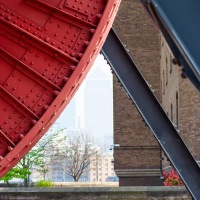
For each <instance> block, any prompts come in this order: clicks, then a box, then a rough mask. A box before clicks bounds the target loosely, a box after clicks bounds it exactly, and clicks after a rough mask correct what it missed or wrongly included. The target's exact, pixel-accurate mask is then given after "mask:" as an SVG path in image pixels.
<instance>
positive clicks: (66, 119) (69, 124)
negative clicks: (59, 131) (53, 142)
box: [54, 98, 78, 129]
mask: <svg viewBox="0 0 200 200" xmlns="http://www.w3.org/2000/svg"><path fill="white" fill-rule="evenodd" d="M54 126H57V127H59V128H67V129H71V128H72V129H74V128H77V126H78V123H77V115H76V99H75V98H73V99H72V100H71V101H70V103H69V104H68V105H67V107H66V108H65V109H64V111H63V112H62V114H61V115H60V117H59V118H58V119H57V120H56V122H55V124H54Z"/></svg>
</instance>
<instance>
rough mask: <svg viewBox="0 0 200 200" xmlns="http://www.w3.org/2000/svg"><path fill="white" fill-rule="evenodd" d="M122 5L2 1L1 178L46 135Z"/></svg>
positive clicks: (111, 1)
mask: <svg viewBox="0 0 200 200" xmlns="http://www.w3.org/2000/svg"><path fill="white" fill-rule="evenodd" d="M119 3H120V0H15V1H13V0H6V1H5V0H0V74H1V76H0V177H2V176H3V175H4V174H5V173H6V172H8V171H9V170H10V169H11V168H12V167H13V166H14V165H15V164H16V163H17V162H18V161H19V160H20V159H21V158H22V157H23V156H24V155H25V154H26V153H27V152H28V151H29V150H30V149H31V148H32V147H33V146H34V145H35V144H36V142H37V141H38V140H39V139H40V138H41V137H42V136H43V135H44V133H45V132H46V131H47V130H48V128H49V127H50V126H51V124H52V123H53V122H54V121H55V120H56V119H57V117H58V116H59V115H60V113H61V112H62V110H63V109H64V108H65V107H66V105H67V104H68V103H69V101H70V100H71V98H72V96H73V95H74V93H75V92H76V90H77V89H78V88H79V86H80V84H81V83H82V81H83V80H84V78H85V76H86V74H87V72H88V71H89V69H90V67H91V65H92V64H93V62H94V59H95V58H96V56H97V55H98V53H99V51H100V49H101V47H102V45H103V43H104V41H105V39H106V36H107V34H108V32H109V30H110V28H111V25H112V22H113V20H114V17H115V15H116V12H117V9H118V6H119Z"/></svg>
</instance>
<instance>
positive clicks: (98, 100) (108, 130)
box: [84, 67, 113, 150]
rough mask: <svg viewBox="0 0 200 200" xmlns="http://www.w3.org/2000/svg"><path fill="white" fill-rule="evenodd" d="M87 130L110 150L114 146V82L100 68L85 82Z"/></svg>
mask: <svg viewBox="0 0 200 200" xmlns="http://www.w3.org/2000/svg"><path fill="white" fill-rule="evenodd" d="M84 102H85V117H84V119H85V130H86V132H87V133H89V134H90V135H91V137H93V138H94V140H95V141H96V142H98V143H100V144H101V145H104V147H105V148H106V150H108V149H109V148H108V147H110V145H112V144H113V90H112V80H111V79H110V78H109V77H108V76H107V75H106V73H104V72H103V71H102V70H101V69H100V67H99V68H97V69H96V70H95V71H93V72H92V73H91V74H90V75H89V76H88V78H87V80H86V81H85V91H84Z"/></svg>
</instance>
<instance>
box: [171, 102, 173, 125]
mask: <svg viewBox="0 0 200 200" xmlns="http://www.w3.org/2000/svg"><path fill="white" fill-rule="evenodd" d="M171 120H172V122H173V105H172V103H171Z"/></svg>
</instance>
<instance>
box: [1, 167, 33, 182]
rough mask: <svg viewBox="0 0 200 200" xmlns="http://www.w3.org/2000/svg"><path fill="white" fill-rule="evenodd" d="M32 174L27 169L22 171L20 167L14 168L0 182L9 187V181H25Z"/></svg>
mask: <svg viewBox="0 0 200 200" xmlns="http://www.w3.org/2000/svg"><path fill="white" fill-rule="evenodd" d="M30 174H31V172H30V171H29V170H27V169H20V168H19V167H14V168H13V169H11V170H10V171H9V172H8V173H7V174H5V175H4V176H3V177H2V178H0V180H2V181H4V183H6V184H7V185H9V181H10V180H12V179H13V178H20V179H25V178H26V177H27V175H30Z"/></svg>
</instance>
